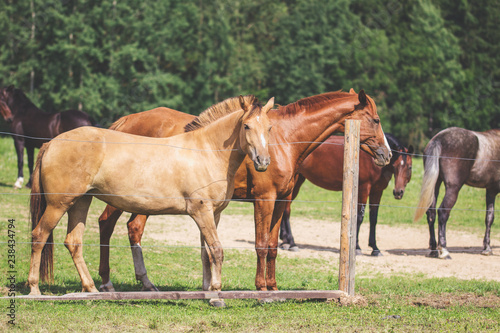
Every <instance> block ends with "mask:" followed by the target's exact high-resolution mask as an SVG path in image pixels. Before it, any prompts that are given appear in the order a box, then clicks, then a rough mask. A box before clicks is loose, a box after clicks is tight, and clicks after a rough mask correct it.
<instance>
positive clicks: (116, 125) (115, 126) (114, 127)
mask: <svg viewBox="0 0 500 333" xmlns="http://www.w3.org/2000/svg"><path fill="white" fill-rule="evenodd" d="M126 122H127V116H123V117H121V118H120V119H118V120H117V121H115V122H114V123H113V124H111V126H110V127H109V129H110V130H115V131H118V129H119V128H120V127H122V126H123V125H124V124H125V123H126Z"/></svg>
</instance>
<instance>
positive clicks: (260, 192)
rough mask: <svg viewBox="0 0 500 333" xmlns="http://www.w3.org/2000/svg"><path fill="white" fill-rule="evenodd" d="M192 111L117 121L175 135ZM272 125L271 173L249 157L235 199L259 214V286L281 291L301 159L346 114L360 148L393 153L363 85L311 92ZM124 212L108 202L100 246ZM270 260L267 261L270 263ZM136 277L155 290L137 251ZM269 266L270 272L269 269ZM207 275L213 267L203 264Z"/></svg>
mask: <svg viewBox="0 0 500 333" xmlns="http://www.w3.org/2000/svg"><path fill="white" fill-rule="evenodd" d="M190 117H192V116H190V115H187V114H184V115H182V113H180V112H179V111H175V110H171V109H166V108H159V109H155V110H151V111H146V112H142V113H138V114H133V115H130V116H126V117H124V118H122V119H120V120H118V121H117V123H116V124H115V125H114V126H113V127H114V128H115V129H117V130H119V131H130V132H133V133H134V134H139V135H141V134H143V133H147V134H148V135H155V136H169V135H174V134H177V133H178V131H179V130H180V129H181V128H182V126H183V124H185V123H186V122H188V121H190ZM269 118H270V120H271V123H272V125H273V132H272V133H271V139H270V140H271V142H270V146H271V148H270V151H269V152H270V154H271V159H272V161H273V162H272V163H271V164H270V166H269V168H268V170H267V172H265V173H257V172H255V170H253V167H252V162H251V161H250V160H249V159H246V160H245V161H244V163H243V165H242V166H241V167H240V168H239V169H238V172H237V174H236V177H235V179H236V180H235V191H234V194H233V199H243V200H245V201H252V202H253V204H254V219H255V249H256V252H257V259H258V260H257V273H256V278H255V285H256V287H257V289H258V290H277V285H276V279H275V260H276V256H277V253H278V250H277V249H278V234H279V227H280V220H281V216H282V214H283V210H284V208H285V205H284V204H283V199H286V198H287V197H288V195H289V194H290V193H291V192H292V189H293V187H294V185H295V174H296V172H297V168H298V166H299V165H300V163H301V162H302V161H303V160H304V159H305V158H306V157H307V155H309V154H310V153H311V152H312V151H313V150H314V149H315V148H316V147H318V145H319V144H320V143H321V142H323V141H324V140H326V139H327V138H328V137H329V136H330V135H332V133H334V132H343V130H344V124H345V121H346V120H348V119H358V120H361V142H362V144H361V148H362V149H363V150H365V151H367V152H368V153H369V154H370V155H372V156H375V158H376V163H377V164H379V165H385V164H387V163H388V162H389V159H390V156H391V153H390V149H389V146H388V144H387V141H386V140H385V136H384V133H383V131H382V127H381V125H380V120H379V117H378V114H377V108H376V106H375V103H374V102H373V100H372V99H371V98H370V97H368V96H367V95H366V94H365V93H364V91H363V90H361V91H360V92H359V94H356V93H355V92H354V90H352V89H351V91H350V92H349V93H347V92H330V93H326V94H321V95H317V96H312V97H307V98H304V99H301V100H299V101H297V102H295V103H292V104H289V105H287V106H280V107H279V108H278V109H276V110H271V112H269ZM120 214H121V212H119V211H118V212H117V211H116V209H114V208H112V207H109V206H108V207H107V208H106V210H105V211H104V213H103V214H102V215H101V217H100V219H99V226H100V228H101V229H100V230H101V245H106V244H109V239H110V237H111V233H112V232H113V228H114V226H115V224H116V220H117V219H118V217H119V216H120ZM146 218H147V217H146V216H132V217H131V220H130V221H129V222H128V230H129V238H130V243H131V245H133V247H138V245H139V244H140V240H141V237H142V233H143V231H144V226H145V223H146ZM266 261H267V263H266ZM134 264H135V272H136V277H137V278H138V279H140V280H141V281H142V282H143V286H144V288H143V289H149V290H155V287H154V286H153V285H152V284H151V282H150V281H149V279H147V275H146V269H145V268H144V261H143V260H142V256H141V257H140V258H139V259H138V258H137V257H136V256H135V255H134ZM266 269H267V275H265V274H266ZM203 272H204V276H205V274H210V271H209V270H208V269H206V267H205V266H204V270H203ZM99 274H100V275H101V277H102V282H103V286H102V290H113V289H112V284H111V282H110V280H109V249H108V248H107V246H101V264H100V267H99Z"/></svg>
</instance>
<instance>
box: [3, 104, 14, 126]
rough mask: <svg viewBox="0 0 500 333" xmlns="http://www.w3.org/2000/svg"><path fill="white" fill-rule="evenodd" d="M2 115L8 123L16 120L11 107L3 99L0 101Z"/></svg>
mask: <svg viewBox="0 0 500 333" xmlns="http://www.w3.org/2000/svg"><path fill="white" fill-rule="evenodd" d="M0 114H1V115H2V117H3V119H4V120H5V121H7V122H11V121H12V119H14V115H13V114H12V111H11V110H10V108H9V106H8V105H7V103H5V102H4V101H3V100H1V99H0Z"/></svg>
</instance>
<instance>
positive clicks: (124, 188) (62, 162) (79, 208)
mask: <svg viewBox="0 0 500 333" xmlns="http://www.w3.org/2000/svg"><path fill="white" fill-rule="evenodd" d="M273 105H274V98H272V99H270V100H269V102H268V103H267V104H266V105H265V106H264V107H261V106H260V104H248V103H247V102H245V100H244V99H243V98H242V97H241V96H240V98H239V100H238V98H233V99H231V100H230V101H228V102H227V103H219V105H217V106H216V107H212V108H209V109H208V110H206V111H204V112H203V113H202V114H201V115H200V116H199V117H198V118H196V119H195V120H194V121H193V122H191V123H190V124H189V125H187V126H186V127H187V131H188V132H186V133H183V134H180V135H177V136H175V137H169V138H149V137H143V136H136V135H131V134H127V133H122V132H118V131H112V130H107V129H99V128H94V127H82V128H78V129H75V130H72V131H70V132H67V133H63V134H61V135H59V136H58V137H57V138H56V140H52V141H51V142H50V143H48V144H45V145H44V146H43V147H42V149H41V150H40V153H39V157H38V159H37V165H36V169H35V172H34V174H33V175H34V176H33V187H32V200H31V212H32V222H33V227H34V230H33V232H32V236H33V244H32V255H31V266H30V273H29V277H28V283H29V286H30V287H31V293H30V294H32V295H36V294H40V290H39V287H38V280H39V274H40V272H42V277H48V274H47V272H49V271H51V262H52V260H51V259H52V256H51V257H50V258H49V260H45V262H43V263H41V262H40V261H41V254H42V248H43V247H44V244H45V243H46V241H47V239H48V238H49V234H51V232H52V230H53V229H54V227H55V226H56V225H57V223H58V221H59V220H60V218H61V217H62V216H63V214H64V213H65V212H68V234H67V237H66V240H65V245H66V247H67V248H68V250H69V251H70V253H71V256H72V258H73V261H74V263H75V266H76V268H77V270H78V273H79V274H80V278H81V280H82V287H83V290H84V291H90V292H97V289H96V288H95V286H94V282H93V281H92V278H91V276H90V274H89V272H88V270H87V267H86V265H85V262H84V260H83V255H82V246H81V245H82V237H83V231H84V227H85V221H86V217H87V212H88V208H89V205H90V202H91V200H92V196H95V197H97V198H98V199H100V200H102V201H104V202H106V203H108V204H110V205H113V206H114V207H117V208H119V209H122V210H125V211H129V212H133V213H137V214H185V215H190V216H191V217H192V218H193V219H194V220H195V222H196V224H197V225H198V227H199V229H200V232H201V244H202V248H203V250H202V252H203V254H202V257H203V258H204V264H206V265H208V266H212V267H211V268H212V270H211V272H210V275H211V277H210V279H209V280H204V281H203V289H204V290H213V291H219V290H221V267H222V260H223V251H222V247H221V244H220V242H219V238H218V236H217V229H216V226H217V224H218V222H219V218H220V214H221V212H222V210H223V209H224V208H225V207H226V206H227V205H228V203H229V199H230V198H231V196H232V194H233V190H234V175H235V173H236V170H237V169H238V168H239V167H240V165H241V163H242V162H243V160H244V158H245V156H246V155H248V156H249V159H250V160H251V161H252V165H253V168H254V170H256V171H257V172H262V171H265V170H266V169H267V166H268V165H269V163H270V156H269V152H268V143H269V131H270V129H271V125H270V122H269V118H268V116H267V112H268V111H269V110H270V109H271V108H272V106H273ZM123 165H126V166H127V167H126V168H123ZM205 244H206V247H208V250H207V249H206V247H205ZM48 253H50V250H49V252H48ZM47 264H48V265H47ZM40 267H43V268H44V269H42V270H40Z"/></svg>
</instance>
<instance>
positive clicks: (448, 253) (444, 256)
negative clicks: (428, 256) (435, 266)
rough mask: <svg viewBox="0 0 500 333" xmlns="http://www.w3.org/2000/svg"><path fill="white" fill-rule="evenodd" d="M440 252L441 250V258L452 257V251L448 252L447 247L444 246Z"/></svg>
mask: <svg viewBox="0 0 500 333" xmlns="http://www.w3.org/2000/svg"><path fill="white" fill-rule="evenodd" d="M438 252H439V256H438V258H439V259H445V260H448V259H451V256H450V252H448V250H447V249H445V248H442V249H440V250H438Z"/></svg>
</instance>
